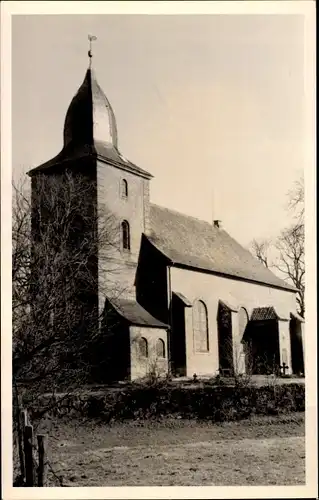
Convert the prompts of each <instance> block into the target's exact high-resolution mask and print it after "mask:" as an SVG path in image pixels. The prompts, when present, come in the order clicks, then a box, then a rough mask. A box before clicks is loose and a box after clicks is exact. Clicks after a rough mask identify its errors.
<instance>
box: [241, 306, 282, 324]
mask: <svg viewBox="0 0 319 500" xmlns="http://www.w3.org/2000/svg"><path fill="white" fill-rule="evenodd" d="M272 319H280V320H288V319H289V318H288V317H285V316H283V315H279V314H278V313H277V312H276V309H275V308H274V307H273V306H270V307H255V309H253V312H252V313H251V317H250V321H267V320H272Z"/></svg>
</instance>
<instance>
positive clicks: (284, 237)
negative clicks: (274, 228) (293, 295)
mask: <svg viewBox="0 0 319 500" xmlns="http://www.w3.org/2000/svg"><path fill="white" fill-rule="evenodd" d="M276 249H277V250H278V254H279V255H278V258H277V260H276V261H275V262H274V267H275V268H276V269H278V271H280V273H281V274H282V275H283V276H284V277H286V279H287V280H288V281H290V282H291V283H292V284H293V285H294V286H295V287H296V288H297V306H298V313H299V314H300V315H301V316H302V317H304V314H305V299H304V296H305V248H304V227H303V224H300V223H297V224H293V225H292V226H291V227H289V228H288V229H285V230H283V231H282V232H281V234H280V235H279V237H278V239H277V241H276Z"/></svg>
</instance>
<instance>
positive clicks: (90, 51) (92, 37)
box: [88, 35, 97, 68]
mask: <svg viewBox="0 0 319 500" xmlns="http://www.w3.org/2000/svg"><path fill="white" fill-rule="evenodd" d="M88 39H89V43H90V46H89V51H88V56H89V61H90V68H91V64H92V57H93V56H92V42H93V41H95V40H96V39H97V38H96V36H95V35H88Z"/></svg>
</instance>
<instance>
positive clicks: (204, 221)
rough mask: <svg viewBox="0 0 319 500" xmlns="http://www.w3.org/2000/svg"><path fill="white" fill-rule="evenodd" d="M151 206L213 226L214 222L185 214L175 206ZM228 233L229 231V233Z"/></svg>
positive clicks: (155, 204)
mask: <svg viewBox="0 0 319 500" xmlns="http://www.w3.org/2000/svg"><path fill="white" fill-rule="evenodd" d="M150 205H151V206H155V207H158V208H160V209H162V210H167V211H168V212H173V213H175V214H178V215H182V216H183V217H186V218H188V219H193V220H196V221H198V222H203V223H204V224H207V225H208V226H210V227H211V228H213V227H214V226H213V224H211V223H210V222H208V221H207V220H204V219H199V217H195V216H194V215H188V214H185V213H183V212H180V211H179V210H175V209H174V208H168V207H163V206H162V205H158V204H157V203H150ZM218 230H219V231H224V232H225V233H226V232H227V231H225V230H224V229H218ZM227 234H228V233H227Z"/></svg>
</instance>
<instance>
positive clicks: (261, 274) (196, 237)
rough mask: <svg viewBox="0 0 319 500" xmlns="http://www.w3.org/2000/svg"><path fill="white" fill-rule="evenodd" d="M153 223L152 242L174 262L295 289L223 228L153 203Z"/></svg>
mask: <svg viewBox="0 0 319 500" xmlns="http://www.w3.org/2000/svg"><path fill="white" fill-rule="evenodd" d="M150 223H151V231H150V233H149V235H148V239H149V241H151V243H152V244H153V245H154V246H155V247H156V248H158V249H159V250H160V251H161V253H162V254H163V255H165V256H166V257H167V259H168V260H169V261H170V262H171V263H172V264H177V265H181V266H185V267H190V268H197V269H201V270H204V271H210V272H213V273H217V274H221V275H224V276H229V277H234V278H238V279H243V280H248V281H254V282H257V283H262V284H265V285H271V286H273V287H276V288H282V289H285V290H291V291H295V288H294V287H292V286H291V285H289V284H287V283H286V282H285V281H283V280H281V279H280V278H278V277H277V276H275V275H274V274H273V273H272V272H271V271H270V270H269V269H267V268H266V267H265V266H263V265H262V264H261V263H260V262H259V261H258V260H257V259H256V258H254V257H253V256H252V254H251V253H250V252H249V251H248V250H246V249H245V248H243V247H242V246H241V245H240V244H239V243H237V241H235V240H234V239H233V238H232V237H231V236H230V235H229V234H228V233H227V232H226V231H224V230H223V229H220V228H218V227H214V226H212V225H211V224H209V223H208V222H205V221H202V220H199V219H196V218H194V217H190V216H187V215H184V214H181V213H179V212H176V211H174V210H169V209H167V208H163V207H159V206H158V205H154V204H151V207H150Z"/></svg>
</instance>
